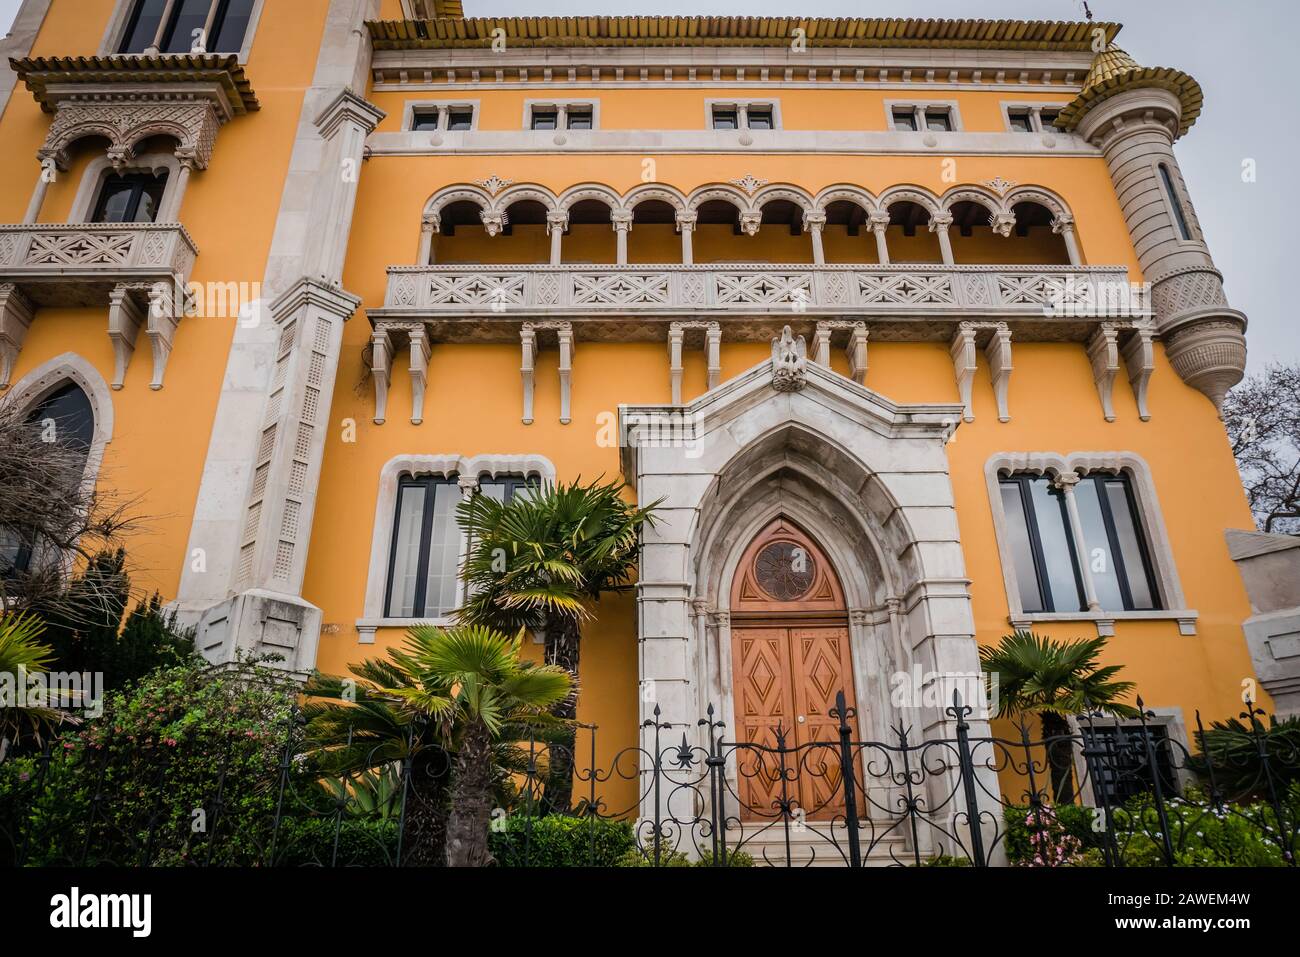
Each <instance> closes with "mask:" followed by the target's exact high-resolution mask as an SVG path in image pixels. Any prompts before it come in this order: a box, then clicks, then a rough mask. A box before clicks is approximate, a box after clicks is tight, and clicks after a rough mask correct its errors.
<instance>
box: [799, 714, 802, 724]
mask: <svg viewBox="0 0 1300 957" xmlns="http://www.w3.org/2000/svg"><path fill="white" fill-rule="evenodd" d="M799 723H800V724H803V715H799Z"/></svg>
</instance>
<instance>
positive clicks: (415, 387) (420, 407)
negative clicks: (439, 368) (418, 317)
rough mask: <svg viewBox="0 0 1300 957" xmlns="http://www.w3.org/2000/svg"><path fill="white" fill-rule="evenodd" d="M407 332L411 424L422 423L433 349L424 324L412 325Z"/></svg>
mask: <svg viewBox="0 0 1300 957" xmlns="http://www.w3.org/2000/svg"><path fill="white" fill-rule="evenodd" d="M407 334H408V335H409V337H410V340H411V424H412V425H420V424H421V423H423V422H424V393H425V388H426V387H427V386H428V384H429V356H430V355H431V354H432V352H433V349H432V347H431V346H430V344H429V333H428V332H427V331H426V330H425V328H424V325H423V324H419V325H415V326H412V327H411V328H410V329H409V330H408V333H407Z"/></svg>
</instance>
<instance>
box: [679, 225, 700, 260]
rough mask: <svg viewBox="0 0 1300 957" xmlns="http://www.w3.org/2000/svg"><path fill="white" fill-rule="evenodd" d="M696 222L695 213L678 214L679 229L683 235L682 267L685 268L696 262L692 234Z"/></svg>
mask: <svg viewBox="0 0 1300 957" xmlns="http://www.w3.org/2000/svg"><path fill="white" fill-rule="evenodd" d="M695 222H696V216H695V214H694V213H678V214H677V228H678V229H679V230H680V231H681V234H682V265H684V266H689V265H691V264H692V263H694V262H695V258H694V252H693V250H692V249H691V234H692V233H693V232H694V231H695Z"/></svg>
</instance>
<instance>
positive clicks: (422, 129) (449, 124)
mask: <svg viewBox="0 0 1300 957" xmlns="http://www.w3.org/2000/svg"><path fill="white" fill-rule="evenodd" d="M474 107H475V104H474V103H413V104H411V105H410V106H409V107H408V108H407V113H406V116H407V119H406V128H407V129H408V130H411V131H412V132H416V133H433V132H436V131H439V130H441V131H442V132H444V133H461V132H467V131H469V130H472V129H474V113H475V109H474Z"/></svg>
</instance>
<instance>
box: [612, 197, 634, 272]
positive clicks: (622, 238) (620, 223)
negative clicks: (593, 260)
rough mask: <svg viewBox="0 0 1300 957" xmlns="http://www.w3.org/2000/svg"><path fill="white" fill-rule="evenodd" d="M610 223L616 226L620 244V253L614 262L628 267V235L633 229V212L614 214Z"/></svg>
mask: <svg viewBox="0 0 1300 957" xmlns="http://www.w3.org/2000/svg"><path fill="white" fill-rule="evenodd" d="M610 222H611V223H612V224H613V226H614V232H615V234H616V236H617V242H618V253H617V255H616V257H615V260H614V261H615V262H617V263H618V264H619V265H620V266H626V265H627V234H628V232H629V231H630V230H631V229H632V212H631V211H630V210H624V211H622V212H617V213H614V214H613V216H611V217H610Z"/></svg>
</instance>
